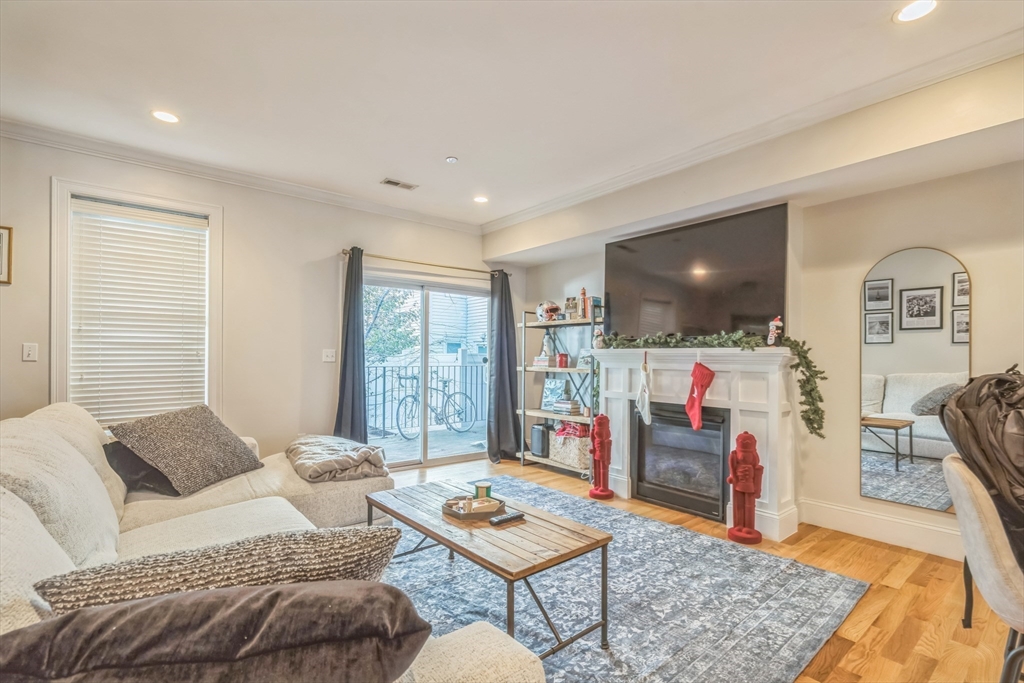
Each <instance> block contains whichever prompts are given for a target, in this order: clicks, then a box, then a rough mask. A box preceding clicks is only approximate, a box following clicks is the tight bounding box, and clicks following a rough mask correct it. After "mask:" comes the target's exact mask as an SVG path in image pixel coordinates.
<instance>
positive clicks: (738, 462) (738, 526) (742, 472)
mask: <svg viewBox="0 0 1024 683" xmlns="http://www.w3.org/2000/svg"><path fill="white" fill-rule="evenodd" d="M763 474H764V467H762V466H761V458H759V457H758V455H757V439H755V438H754V435H753V434H751V433H750V432H743V433H742V434H740V435H739V436H737V437H736V450H734V451H733V452H732V453H730V454H729V479H728V480H727V481H728V482H729V483H730V484H732V526H731V527H729V539H730V540H733V541H736V542H737V543H745V544H747V545H754V544H755V543H760V542H761V532H760V531H758V530H757V529H755V528H754V501H755V500H756V499H758V498H760V497H761V476H762V475H763Z"/></svg>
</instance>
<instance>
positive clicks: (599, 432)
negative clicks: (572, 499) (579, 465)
mask: <svg viewBox="0 0 1024 683" xmlns="http://www.w3.org/2000/svg"><path fill="white" fill-rule="evenodd" d="M590 456H591V457H592V458H593V459H594V488H592V489H590V497H591V498H597V499H598V500H608V499H609V498H612V497H614V496H615V492H614V491H612V490H611V489H610V488H608V464H609V463H611V461H612V431H611V429H609V428H608V416H607V415H595V416H594V429H593V431H591V432H590Z"/></svg>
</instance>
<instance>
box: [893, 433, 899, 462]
mask: <svg viewBox="0 0 1024 683" xmlns="http://www.w3.org/2000/svg"><path fill="white" fill-rule="evenodd" d="M892 433H893V435H894V436H895V437H896V449H895V450H896V471H897V472H899V471H900V430H898V429H894V430H892Z"/></svg>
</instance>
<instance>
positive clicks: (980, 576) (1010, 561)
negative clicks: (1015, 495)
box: [942, 455, 1024, 683]
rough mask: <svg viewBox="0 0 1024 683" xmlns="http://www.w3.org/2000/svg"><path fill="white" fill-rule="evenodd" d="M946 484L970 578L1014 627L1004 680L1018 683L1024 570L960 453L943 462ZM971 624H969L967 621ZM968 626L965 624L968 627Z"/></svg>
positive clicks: (1023, 651)
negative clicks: (953, 507)
mask: <svg viewBox="0 0 1024 683" xmlns="http://www.w3.org/2000/svg"><path fill="white" fill-rule="evenodd" d="M942 471H943V474H945V476H946V485H947V486H948V487H949V493H950V495H951V496H952V498H953V505H954V506H955V507H956V521H957V524H958V525H959V526H960V537H961V539H962V540H963V544H964V553H965V554H966V555H967V558H966V561H965V570H966V565H967V564H968V563H969V566H970V570H969V571H970V574H968V575H967V576H970V577H972V578H973V580H974V582H975V583H977V584H978V590H979V591H981V594H982V596H984V598H985V602H987V603H988V605H989V607H991V608H992V611H993V612H995V613H996V614H997V615H998V616H999V618H1000V619H1002V620H1003V621H1004V622H1006V624H1007V625H1008V626H1009V627H1010V635H1009V637H1008V638H1007V639H1006V652H1005V660H1004V662H1003V673H1002V676H1000V678H999V682H1000V683H1017V681H1018V680H1019V679H1020V674H1021V664H1024V637H1022V636H1021V633H1024V572H1022V571H1021V569H1020V566H1018V565H1017V561H1016V560H1015V559H1014V557H1013V551H1012V550H1010V541H1009V540H1008V539H1007V538H1006V531H1005V530H1004V528H1003V523H1002V522H1001V521H1000V519H999V513H998V512H997V511H996V506H995V503H993V502H992V498H991V496H989V494H988V491H986V490H985V486H984V484H982V483H981V480H979V479H978V477H976V476H975V475H974V473H973V472H971V471H970V470H969V469H968V468H967V465H966V464H965V463H964V461H963V460H961V459H960V456H959V455H948V456H946V458H945V459H944V460H943V461H942ZM968 624H969V622H968ZM968 624H965V625H968Z"/></svg>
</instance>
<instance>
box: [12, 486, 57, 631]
mask: <svg viewBox="0 0 1024 683" xmlns="http://www.w3.org/2000/svg"><path fill="white" fill-rule="evenodd" d="M74 569H75V563H74V562H72V561H71V558H70V557H68V554H67V553H66V552H64V549H63V548H61V547H60V546H59V545H57V541H55V540H53V536H51V535H50V534H49V532H48V531H47V530H46V528H45V527H44V526H43V525H42V523H41V522H40V521H39V518H38V517H36V513H34V512H32V508H30V507H29V506H28V503H26V502H25V501H23V500H22V499H20V498H18V497H17V496H16V495H14V494H13V493H11V492H10V491H8V490H7V489H5V488H0V633H6V632H7V631H10V630H12V629H16V628H21V627H22V626H28V625H29V624H34V623H36V622H37V621H39V620H40V619H41V618H43V617H46V616H49V615H50V606H49V605H47V604H46V602H45V601H44V600H43V599H42V598H40V597H39V595H38V594H37V593H36V590H35V588H33V587H32V586H33V584H34V583H35V582H36V581H39V580H40V579H45V578H48V577H50V576H56V575H57V574H64V573H66V572H70V571H74Z"/></svg>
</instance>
